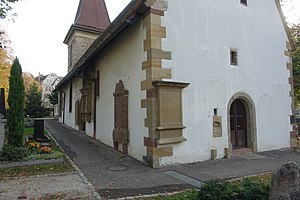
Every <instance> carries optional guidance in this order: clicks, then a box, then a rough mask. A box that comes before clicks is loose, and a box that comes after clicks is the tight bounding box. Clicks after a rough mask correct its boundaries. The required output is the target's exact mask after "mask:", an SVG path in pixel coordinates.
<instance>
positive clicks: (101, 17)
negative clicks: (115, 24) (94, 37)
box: [74, 0, 110, 30]
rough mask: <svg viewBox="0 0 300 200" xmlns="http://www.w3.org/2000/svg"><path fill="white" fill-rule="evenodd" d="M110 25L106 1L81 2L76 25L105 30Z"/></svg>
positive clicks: (82, 0) (86, 0) (87, 0)
mask: <svg viewBox="0 0 300 200" xmlns="http://www.w3.org/2000/svg"><path fill="white" fill-rule="evenodd" d="M109 24H110V20H109V16H108V13H107V9H106V5H105V2H104V0H80V2H79V6H78V10H77V14H76V17H75V21H74V25H78V26H84V27H86V28H94V29H100V30H104V29H105V28H106V27H107V26H109Z"/></svg>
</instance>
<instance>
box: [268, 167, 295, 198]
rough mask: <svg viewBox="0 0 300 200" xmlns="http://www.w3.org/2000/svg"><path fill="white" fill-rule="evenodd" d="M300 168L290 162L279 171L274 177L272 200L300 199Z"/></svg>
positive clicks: (271, 192)
mask: <svg viewBox="0 0 300 200" xmlns="http://www.w3.org/2000/svg"><path fill="white" fill-rule="evenodd" d="M299 172H300V166H299V165H298V164H297V163H296V162H288V163H286V164H284V165H282V166H281V167H279V168H278V169H277V172H276V173H275V174H274V175H273V178H272V184H271V191H270V199H271V200H296V199H299V198H300V173H299Z"/></svg>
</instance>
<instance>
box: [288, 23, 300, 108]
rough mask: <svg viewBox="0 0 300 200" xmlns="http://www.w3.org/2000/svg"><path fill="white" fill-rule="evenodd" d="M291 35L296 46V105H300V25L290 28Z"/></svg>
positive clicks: (294, 64)
mask: <svg viewBox="0 0 300 200" xmlns="http://www.w3.org/2000/svg"><path fill="white" fill-rule="evenodd" d="M290 30H291V34H292V37H293V40H294V44H295V51H294V52H293V76H294V92H295V102H296V105H298V106H299V104H300V24H297V25H295V24H294V25H292V26H291V27H290Z"/></svg>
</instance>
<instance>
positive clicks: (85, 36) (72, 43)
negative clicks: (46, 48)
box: [64, 0, 110, 71]
mask: <svg viewBox="0 0 300 200" xmlns="http://www.w3.org/2000/svg"><path fill="white" fill-rule="evenodd" d="M109 25H110V20H109V16H108V12H107V9H106V5H105V1H104V0H80V2H79V5H78V10H77V13H76V17H75V20H74V24H73V25H72V26H71V28H70V30H69V32H68V34H67V36H66V38H65V40H64V43H65V44H67V45H68V49H69V53H68V71H69V70H70V69H72V68H73V66H74V65H75V64H76V62H77V61H78V60H79V59H80V57H81V56H82V55H83V54H84V53H85V51H86V50H87V49H88V48H89V47H90V45H91V44H92V43H93V42H94V41H95V39H96V38H97V37H99V36H100V35H101V34H102V33H103V31H104V30H105V29H106V28H107V27H108V26H109Z"/></svg>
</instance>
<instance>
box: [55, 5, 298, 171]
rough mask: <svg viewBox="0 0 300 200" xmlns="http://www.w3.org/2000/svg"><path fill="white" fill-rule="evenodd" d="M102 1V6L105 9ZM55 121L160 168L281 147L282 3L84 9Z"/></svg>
mask: <svg viewBox="0 0 300 200" xmlns="http://www.w3.org/2000/svg"><path fill="white" fill-rule="evenodd" d="M107 1H108V0H107ZM64 43H65V44H66V45H68V52H69V53H68V74H67V75H66V76H65V77H64V78H63V80H62V81H61V82H60V83H59V84H58V85H57V87H56V90H57V91H59V114H60V116H59V120H60V121H61V122H62V123H64V124H66V125H67V126H69V127H72V128H74V129H77V130H80V131H83V132H84V133H86V134H87V135H89V136H91V137H93V138H95V139H97V140H99V141H101V142H103V143H105V144H107V145H110V146H112V147H113V148H115V149H117V150H119V151H121V152H122V153H123V154H125V155H129V156H132V157H134V158H136V159H137V160H140V161H142V162H144V163H147V164H148V165H149V166H151V167H154V168H158V167H163V166H167V165H175V164H181V163H192V162H199V161H204V160H209V159H218V158H223V157H230V156H231V155H234V154H240V153H251V152H261V151H268V150H274V149H279V148H286V147H290V146H291V141H292V140H293V138H294V137H295V132H294V131H293V126H292V125H291V124H290V116H291V115H293V104H294V103H293V93H294V92H293V76H292V64H291V62H292V59H291V51H292V50H293V48H294V46H293V42H292V40H291V36H290V34H289V31H288V28H287V26H286V22H285V20H284V17H283V14H282V10H281V7H280V3H279V1H278V0H264V1H262V0H251V1H247V0H202V1H199V0H186V1H184V0H132V1H131V2H130V3H129V4H128V5H127V7H126V8H125V9H124V10H123V11H122V12H121V13H120V14H119V16H118V17H117V18H116V19H115V20H114V21H113V22H111V21H110V19H109V16H108V12H107V9H106V5H105V2H104V0H80V3H79V6H78V11H77V14H76V17H75V21H74V24H73V25H72V26H71V28H70V30H69V32H68V33H67V36H66V38H65V40H64Z"/></svg>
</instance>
